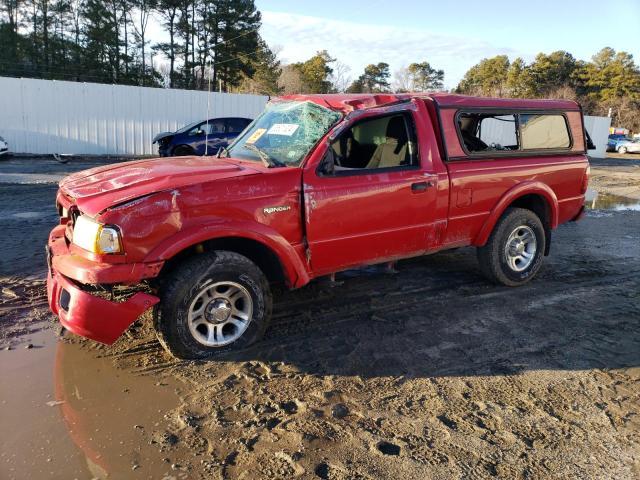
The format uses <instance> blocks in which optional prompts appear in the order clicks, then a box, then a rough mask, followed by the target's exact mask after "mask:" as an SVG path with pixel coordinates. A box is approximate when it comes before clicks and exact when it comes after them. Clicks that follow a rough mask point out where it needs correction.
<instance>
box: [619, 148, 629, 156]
mask: <svg viewBox="0 0 640 480" xmlns="http://www.w3.org/2000/svg"><path fill="white" fill-rule="evenodd" d="M618 153H621V154H623V155H624V154H625V153H627V147H620V148H619V149H618Z"/></svg>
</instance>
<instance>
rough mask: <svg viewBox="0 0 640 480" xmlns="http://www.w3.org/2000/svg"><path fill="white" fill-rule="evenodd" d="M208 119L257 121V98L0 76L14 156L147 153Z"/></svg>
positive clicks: (0, 121) (2, 129) (260, 102)
mask: <svg viewBox="0 0 640 480" xmlns="http://www.w3.org/2000/svg"><path fill="white" fill-rule="evenodd" d="M208 95H210V96H209V98H208V100H209V102H210V118H214V117H227V116H238V117H247V118H255V117H256V116H257V115H258V114H259V113H260V112H261V111H262V110H263V109H264V106H265V104H266V102H267V99H268V98H267V97H266V96H262V95H244V94H230V93H211V94H207V92H200V91H192V90H168V89H162V88H146V87H131V86H125V85H103V84H96V83H76V82H60V81H54V80H36V79H31V78H6V77H0V136H2V137H4V138H5V140H7V142H8V143H9V148H10V150H11V151H12V152H15V153H34V154H52V153H67V154H94V155H152V154H155V153H156V152H157V146H154V145H152V144H151V141H152V140H153V137H154V136H155V135H156V134H157V133H160V132H167V131H175V130H177V129H178V128H180V127H182V126H184V125H186V124H188V123H191V122H195V121H198V120H206V116H207V96H208Z"/></svg>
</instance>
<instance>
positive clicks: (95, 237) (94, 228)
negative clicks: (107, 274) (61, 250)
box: [73, 215, 122, 254]
mask: <svg viewBox="0 0 640 480" xmlns="http://www.w3.org/2000/svg"><path fill="white" fill-rule="evenodd" d="M73 243H74V244H75V245H77V246H78V247H80V248H83V249H85V250H87V251H89V252H93V253H100V254H105V253H121V252H122V241H121V238H120V231H119V230H118V229H117V228H116V227H113V226H108V225H102V224H101V223H98V222H96V221H95V220H94V219H92V218H91V217H88V216H86V215H80V216H79V217H78V219H77V220H76V221H75V223H74V225H73Z"/></svg>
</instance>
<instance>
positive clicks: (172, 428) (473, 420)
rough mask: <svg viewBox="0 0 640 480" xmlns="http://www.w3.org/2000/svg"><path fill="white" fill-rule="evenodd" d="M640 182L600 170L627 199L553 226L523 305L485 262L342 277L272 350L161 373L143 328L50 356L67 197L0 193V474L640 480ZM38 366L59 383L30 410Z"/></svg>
mask: <svg viewBox="0 0 640 480" xmlns="http://www.w3.org/2000/svg"><path fill="white" fill-rule="evenodd" d="M639 160H640V157H639ZM18 170H19V168H18ZM1 171H2V165H1V164H0V172H1ZM639 171H640V161H636V160H635V158H632V159H630V160H628V159H615V158H610V159H606V160H599V161H598V160H594V161H593V162H592V182H591V185H592V187H593V188H595V189H596V190H600V191H601V192H606V193H609V194H614V195H624V197H626V200H624V201H622V202H620V201H618V200H616V198H617V197H609V201H605V202H603V203H602V205H600V204H599V203H598V201H597V200H596V202H594V203H593V205H592V206H594V207H595V209H594V210H590V211H589V212H588V214H587V217H586V218H585V219H584V220H583V221H581V222H579V223H574V224H569V225H564V226H562V227H561V228H559V229H558V231H557V232H555V233H554V238H553V245H552V251H551V256H550V257H548V258H547V259H546V263H545V266H544V267H543V270H542V271H541V273H540V275H539V276H538V277H537V278H536V279H535V280H534V281H532V282H531V283H530V284H528V285H526V286H524V287H521V288H517V289H510V288H505V287H498V286H494V285H490V284H488V283H487V282H485V280H484V279H483V278H482V277H481V276H480V273H479V270H478V267H477V264H476V260H475V252H474V250H472V249H460V250H456V251H453V252H447V253H441V254H437V255H433V256H429V257H424V258H419V259H414V260H409V261H404V262H401V263H400V264H399V266H398V273H396V274H388V273H385V272H384V271H382V269H379V268H375V267H372V268H369V269H364V270H359V271H350V272H345V273H343V274H341V275H339V276H338V280H339V284H338V285H333V284H330V283H329V282H327V281H323V280H320V281H316V282H313V283H312V284H310V285H308V286H307V287H305V288H303V289H300V290H298V291H294V292H278V293H277V294H276V297H275V298H276V304H275V305H274V318H273V322H272V325H271V327H270V328H269V330H268V332H267V335H266V338H265V339H264V340H263V341H262V342H261V343H259V344H257V345H255V346H254V347H252V348H251V349H249V350H247V351H245V352H242V353H241V354H236V355H233V356H228V357H226V358H224V359H222V360H221V361H215V362H184V361H177V360H174V359H172V358H171V357H169V356H168V355H167V354H165V352H164V351H163V350H162V349H161V347H160V345H159V344H158V342H157V341H156V340H155V337H154V335H153V332H152V330H151V326H150V321H149V320H150V319H149V316H148V315H146V316H145V317H144V318H143V319H142V320H141V321H139V322H138V323H137V324H135V325H134V326H133V327H132V329H131V330H130V331H129V332H128V333H127V335H126V336H123V338H121V339H120V340H119V341H118V342H117V343H116V344H115V345H113V346H112V347H103V346H99V345H97V344H94V343H92V342H88V341H83V340H81V339H79V338H78V337H74V336H72V335H65V336H64V337H63V338H62V339H60V340H58V339H56V338H55V337H54V335H53V333H52V332H53V331H55V329H56V323H55V322H54V321H53V319H52V318H51V317H50V316H49V314H48V313H47V309H46V300H45V294H44V286H43V285H44V284H43V268H42V265H43V262H44V259H43V255H42V251H43V245H44V241H45V239H46V236H47V232H48V230H49V229H50V227H51V225H52V223H54V222H55V212H53V196H54V194H55V185H51V184H47V183H40V184H33V183H29V182H28V177H27V182H26V183H24V184H22V185H17V184H8V183H5V184H2V183H0V228H2V229H3V231H5V232H7V231H8V232H9V235H8V236H7V239H6V240H5V255H4V256H3V258H2V260H1V261H2V262H3V263H0V282H1V283H2V291H1V295H0V348H2V349H6V348H10V349H11V350H2V351H0V358H1V359H0V373H1V374H2V387H0V401H1V402H2V403H0V407H2V408H0V415H1V416H2V423H3V424H5V423H7V424H11V425H21V426H20V427H19V428H20V429H23V428H24V429H27V430H28V431H29V432H30V435H25V438H24V439H21V438H18V439H17V440H16V439H14V440H11V441H10V440H7V439H6V438H4V439H0V452H3V453H0V477H2V478H5V477H6V478H28V477H30V476H33V475H35V477H33V478H36V477H37V473H38V472H50V473H53V475H52V477H53V478H74V476H75V478H92V477H93V478H106V477H107V475H108V478H245V479H258V478H283V479H284V478H286V479H288V478H294V477H299V478H322V479H356V478H358V479H379V478H384V479H400V478H402V479H405V478H407V479H409V478H410V479H425V478H434V479H439V478H442V479H445V478H447V479H448V478H465V479H466V478H489V477H499V478H593V479H609V478H610V479H633V478H639V477H640V211H638V209H637V205H638V203H639V202H635V203H634V201H633V200H632V199H633V198H638V199H640V178H638V172H639ZM33 174H34V175H35V174H37V172H35V173H33ZM0 181H2V175H1V174H0ZM601 198H604V199H605V200H606V199H607V197H606V196H604V197H602V196H601ZM612 198H613V199H614V201H611V199H612ZM605 207H606V208H605ZM25 222H28V224H29V228H25V227H24V223H25ZM6 252H8V255H7V253H6ZM29 345H31V346H32V347H33V348H25V347H29ZM38 347H42V348H38ZM47 352H51V353H50V357H46V355H49V354H48V353H47ZM40 357H42V358H45V357H46V358H50V360H49V361H50V362H51V363H52V364H53V365H54V369H53V370H54V371H53V376H52V374H51V369H50V368H48V369H43V370H42V372H43V373H42V375H44V376H48V377H53V378H52V379H50V378H48V379H47V381H48V382H49V383H51V386H46V385H47V382H44V384H45V387H43V388H42V389H41V390H36V391H35V393H32V394H31V395H30V396H28V395H27V393H25V392H27V391H28V388H31V387H30V386H31V385H32V384H33V382H34V381H39V380H42V379H41V378H40V377H38V376H36V377H32V378H30V379H28V380H22V381H21V380H20V379H21V378H22V376H23V375H24V372H25V371H29V368H31V369H33V371H34V372H39V371H40V370H39V368H40V367H39V365H41V364H42V363H43V360H41V358H40ZM30 362H31V363H30ZM29 365H32V367H29ZM20 366H21V367H20ZM34 375H35V374H34ZM38 375H39V374H38ZM47 393H49V394H50V397H47ZM38 395H41V396H42V400H38V402H39V403H38V404H37V405H35V406H34V405H31V404H30V403H29V402H26V401H24V399H25V398H26V397H27V396H28V397H29V398H31V397H34V398H35V397H37V398H40V397H38ZM49 404H50V405H49ZM42 405H49V406H42ZM52 406H53V408H52ZM43 412H44V415H43V416H42V417H39V416H38V415H41V414H43ZM52 412H55V413H56V415H58V416H57V417H56V415H54V414H53V413H52ZM9 417H11V418H9ZM14 417H18V418H20V419H21V420H20V422H19V423H18V422H17V420H15V419H14ZM32 417H33V418H32ZM60 419H61V420H60ZM53 432H55V435H54V433H53ZM61 432H63V433H61ZM64 432H66V433H64ZM33 436H39V437H41V438H42V439H44V440H38V441H36V440H33V439H32V437H33ZM62 437H65V439H63V438H62ZM69 439H71V441H70V440H69ZM3 441H4V442H5V444H3V443H2V442H3ZM34 442H35V443H34ZM38 442H39V443H38ZM25 448H31V449H33V451H40V449H43V451H44V450H47V449H50V450H51V449H52V450H53V451H54V453H55V455H51V454H45V453H42V454H38V455H36V456H35V457H33V458H29V459H25V458H23V457H24V455H22V456H21V452H20V450H21V449H25ZM34 458H35V459H34ZM78 458H81V459H82V460H81V461H80V460H78V461H76V460H77V459H78Z"/></svg>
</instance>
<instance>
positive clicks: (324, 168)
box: [318, 147, 336, 176]
mask: <svg viewBox="0 0 640 480" xmlns="http://www.w3.org/2000/svg"><path fill="white" fill-rule="evenodd" d="M335 167H336V152H334V151H333V148H331V147H329V148H328V149H327V153H325V155H324V157H323V158H322V162H321V163H320V168H319V170H318V173H320V175H323V176H325V175H333V174H334V173H335V171H336V168H335Z"/></svg>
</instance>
